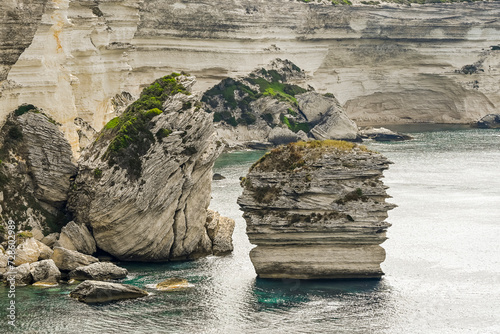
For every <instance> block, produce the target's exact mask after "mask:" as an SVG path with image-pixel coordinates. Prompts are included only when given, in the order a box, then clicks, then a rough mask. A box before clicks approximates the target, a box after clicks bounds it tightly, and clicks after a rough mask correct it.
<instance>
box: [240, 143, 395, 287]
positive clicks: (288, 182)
mask: <svg viewBox="0 0 500 334" xmlns="http://www.w3.org/2000/svg"><path fill="white" fill-rule="evenodd" d="M389 164H390V162H389V161H388V160H387V159H386V158H385V157H383V156H382V155H380V154H378V153H375V152H372V151H369V150H367V149H366V148H365V147H363V146H358V145H356V144H353V143H348V142H342V141H331V140H330V141H312V142H307V143H304V142H299V143H295V144H289V145H287V146H281V147H278V148H276V149H274V150H272V151H271V152H270V153H268V154H266V155H265V156H264V157H262V158H261V159H260V160H259V161H258V162H257V163H256V164H254V165H253V166H252V168H251V169H250V172H249V174H248V175H247V177H246V178H245V179H243V180H242V186H243V188H244V191H243V194H242V195H241V196H240V198H239V199H238V204H239V205H240V206H241V210H242V211H243V212H244V215H243V217H244V218H245V220H246V222H247V234H248V238H249V240H250V242H251V243H253V244H255V245H257V247H255V248H254V249H252V251H251V253H250V258H251V260H252V263H253V264H254V266H255V270H256V272H257V274H258V276H259V277H262V278H294V279H342V278H376V277H380V276H382V275H383V272H382V270H381V269H380V263H381V262H383V261H384V259H385V251H384V249H383V248H382V247H381V246H380V244H381V243H383V242H384V241H385V240H386V230H387V228H388V227H389V226H390V224H389V223H387V222H385V221H384V220H385V219H386V218H387V216H388V215H387V211H388V210H390V209H392V208H394V207H395V205H394V204H390V203H386V202H385V199H386V198H387V197H389V196H388V195H387V193H386V188H387V187H386V186H384V185H383V183H382V181H381V178H382V172H383V171H384V170H385V169H387V168H388V166H389Z"/></svg>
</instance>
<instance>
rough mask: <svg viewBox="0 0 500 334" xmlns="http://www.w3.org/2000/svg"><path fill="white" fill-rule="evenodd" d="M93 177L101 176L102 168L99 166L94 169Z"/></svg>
mask: <svg viewBox="0 0 500 334" xmlns="http://www.w3.org/2000/svg"><path fill="white" fill-rule="evenodd" d="M94 177H95V178H96V179H100V178H101V177H102V170H100V169H99V168H96V169H94Z"/></svg>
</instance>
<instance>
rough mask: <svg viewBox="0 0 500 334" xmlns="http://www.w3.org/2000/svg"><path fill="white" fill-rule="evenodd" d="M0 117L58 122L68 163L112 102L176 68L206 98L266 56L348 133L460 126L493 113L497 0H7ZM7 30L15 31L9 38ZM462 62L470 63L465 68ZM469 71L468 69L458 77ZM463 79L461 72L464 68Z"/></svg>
mask: <svg viewBox="0 0 500 334" xmlns="http://www.w3.org/2000/svg"><path fill="white" fill-rule="evenodd" d="M0 6H1V7H0V8H1V9H2V10H1V13H2V14H0V15H2V17H1V20H0V36H1V37H3V38H0V41H1V43H0V44H1V45H0V46H1V47H0V72H1V73H2V74H0V92H1V94H0V95H1V96H0V110H1V112H0V122H2V121H3V120H5V118H6V115H7V113H8V111H9V110H13V109H14V108H15V107H17V106H18V105H20V104H21V103H33V104H36V105H38V106H40V107H41V108H43V109H44V110H45V111H46V112H47V113H49V114H50V115H51V116H52V117H53V118H54V119H55V120H56V121H58V122H60V123H61V124H62V125H63V126H62V129H63V131H64V133H65V135H66V138H67V139H68V141H69V142H70V145H71V147H72V149H73V152H74V153H75V155H79V153H80V140H82V146H85V145H87V144H88V143H89V142H90V141H89V140H88V138H85V136H83V137H82V136H79V134H78V131H79V130H80V129H81V128H80V125H78V124H75V123H74V121H75V119H77V118H78V119H82V120H83V121H85V122H86V123H87V124H89V125H90V126H91V127H92V128H93V129H96V130H100V129H101V128H102V127H103V125H104V124H106V123H107V121H109V120H110V119H111V118H113V117H115V116H116V115H117V114H119V113H120V112H121V110H122V107H121V106H120V105H119V104H116V103H115V102H116V99H115V97H116V96H117V94H118V95H121V94H123V93H125V95H127V94H130V95H132V96H135V97H137V96H138V95H139V92H140V91H141V88H142V87H141V85H144V84H147V83H149V82H151V81H152V80H154V79H155V78H157V77H159V76H161V75H164V74H165V73H170V72H172V71H174V70H175V71H180V70H185V71H187V72H189V73H192V74H193V75H196V76H197V77H198V78H199V85H198V88H197V89H206V88H209V87H211V86H212V85H214V84H216V83H217V82H219V81H220V80H222V79H224V78H225V77H236V76H239V75H245V74H246V73H249V72H251V71H252V70H253V69H254V68H256V67H261V66H263V65H265V64H267V63H268V62H269V61H271V60H273V59H275V58H277V57H279V58H282V59H289V60H291V61H293V62H294V63H295V64H296V65H297V66H299V67H300V68H302V69H304V70H305V74H307V75H308V76H309V78H308V83H309V84H310V85H311V86H313V87H314V88H316V90H317V91H318V92H320V93H326V92H332V93H334V94H335V96H336V97H337V99H338V100H339V101H340V103H341V104H342V105H344V106H345V108H346V111H347V115H348V116H349V117H350V118H351V119H353V120H354V121H355V122H356V123H357V124H359V125H365V124H368V123H371V124H376V123H378V124H382V123H390V122H397V123H407V122H436V123H439V122H440V123H442V122H446V123H468V122H472V121H475V120H477V119H480V118H481V117H482V116H484V115H486V114H492V113H498V108H499V105H500V94H499V89H500V88H499V86H498V81H499V80H498V76H499V75H500V69H499V67H500V49H499V48H498V46H499V45H500V37H499V36H500V34H499V33H498V32H499V30H500V26H499V23H498V21H497V18H498V17H499V16H500V4H499V3H498V2H497V1H490V2H474V3H453V4H427V5H418V6H411V7H410V6H400V5H384V6H359V5H356V6H333V5H331V4H328V2H327V1H324V2H323V3H322V4H318V3H313V2H310V3H304V2H302V1H289V0H275V1H259V2H256V1H254V0H226V1H224V2H221V1H218V2H205V3H200V2H199V1H195V0H187V1H183V2H182V4H180V5H179V2H178V1H177V0H148V1H143V0H123V1H115V0H101V1H98V2H92V1H88V0H60V1H57V2H49V1H46V0H24V1H19V0H10V1H3V2H2V3H1V4H0ZM14 32H15V33H14ZM467 66H469V67H467ZM470 66H475V67H476V68H477V70H476V71H469V70H468V69H469V68H471V67H470ZM464 68H465V70H462V69H464Z"/></svg>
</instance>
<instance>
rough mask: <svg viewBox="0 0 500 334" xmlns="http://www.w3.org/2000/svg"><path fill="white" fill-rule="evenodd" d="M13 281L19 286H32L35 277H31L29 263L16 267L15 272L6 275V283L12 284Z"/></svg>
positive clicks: (4, 278)
mask: <svg viewBox="0 0 500 334" xmlns="http://www.w3.org/2000/svg"><path fill="white" fill-rule="evenodd" d="M12 279H13V280H14V282H15V285H17V286H23V285H28V284H30V283H31V282H32V281H33V277H32V276H31V272H30V265H29V263H23V264H21V265H20V266H18V267H16V268H15V270H12V271H8V272H6V273H5V274H4V277H3V280H4V281H7V282H11V281H12Z"/></svg>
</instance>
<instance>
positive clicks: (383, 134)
mask: <svg viewBox="0 0 500 334" xmlns="http://www.w3.org/2000/svg"><path fill="white" fill-rule="evenodd" d="M359 134H360V136H361V138H363V139H373V140H376V141H403V140H410V139H412V137H411V136H408V135H405V134H402V133H399V132H394V131H392V130H389V129H386V128H368V129H364V130H361V131H360V132H359Z"/></svg>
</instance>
